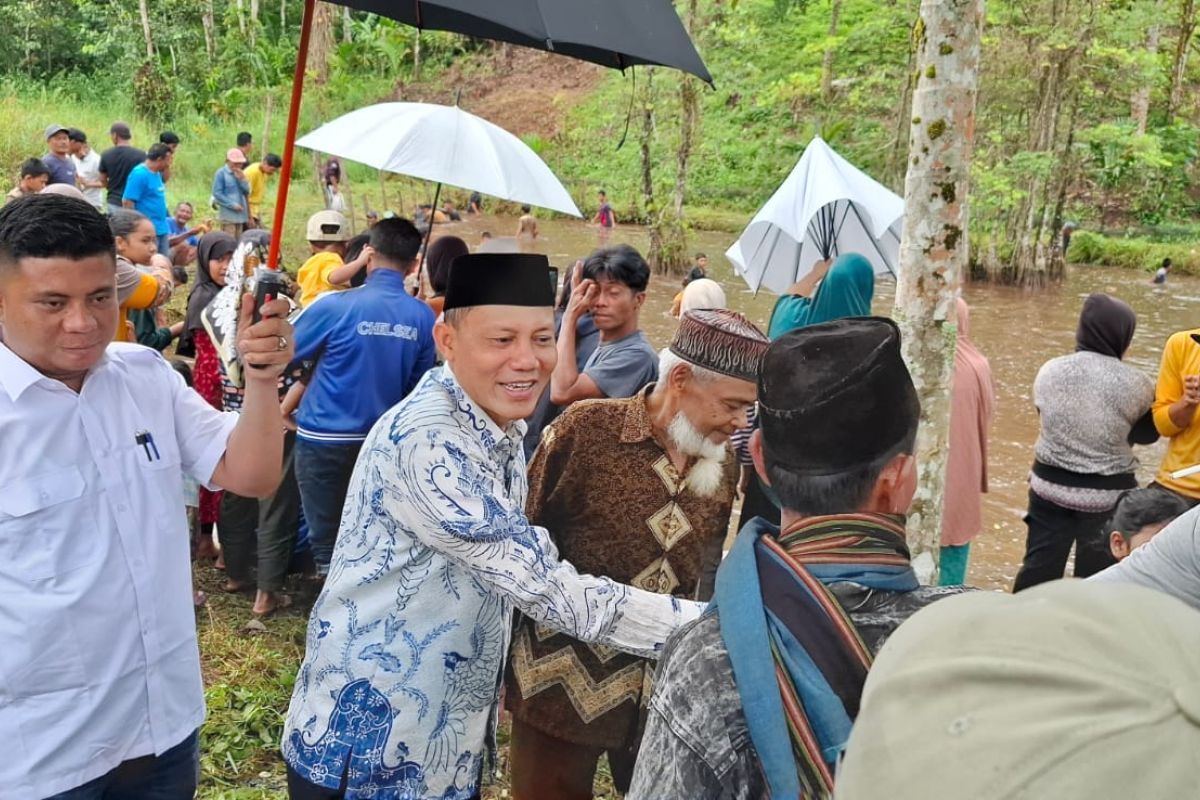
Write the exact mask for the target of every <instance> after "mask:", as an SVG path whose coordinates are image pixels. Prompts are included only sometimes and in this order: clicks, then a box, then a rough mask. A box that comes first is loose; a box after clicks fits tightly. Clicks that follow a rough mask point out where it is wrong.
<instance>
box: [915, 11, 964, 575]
mask: <svg viewBox="0 0 1200 800" xmlns="http://www.w3.org/2000/svg"><path fill="white" fill-rule="evenodd" d="M982 30H983V0H921V16H920V19H919V20H918V21H917V25H916V27H915V28H914V36H915V37H916V49H917V62H916V63H917V70H916V73H915V75H914V80H915V81H916V87H915V89H914V92H913V105H912V130H911V136H910V139H909V154H908V174H907V177H906V178H905V181H904V235H903V237H902V238H901V240H900V270H899V272H900V275H899V285H898V286H897V287H896V308H895V312H894V316H895V318H896V321H897V322H898V323H899V324H900V329H901V332H902V333H903V336H904V360H905V361H906V362H907V363H908V368H909V371H910V372H911V373H912V378H913V383H914V384H916V387H917V394H918V396H919V397H920V399H921V426H920V432H919V434H918V441H917V469H918V484H917V494H916V497H915V498H914V499H913V505H912V510H911V511H910V513H909V518H908V519H909V524H908V543H909V547H910V548H911V550H912V554H913V562H914V566H916V568H917V574H918V575H919V576H921V578H922V580H925V581H930V582H933V581H936V579H937V575H938V551H939V545H940V543H941V528H942V502H943V498H944V490H945V483H946V456H947V454H948V452H949V447H948V440H949V432H950V431H949V428H950V381H951V378H952V376H953V367H954V348H955V322H954V302H955V299H956V298H957V296H958V291H959V286H960V281H961V276H962V275H963V273H964V268H965V267H966V264H967V188H968V179H969V177H970V167H971V147H972V144H973V142H974V138H975V97H976V94H977V87H978V81H979V49H980V37H981V34H982Z"/></svg>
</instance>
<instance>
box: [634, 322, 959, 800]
mask: <svg viewBox="0 0 1200 800" xmlns="http://www.w3.org/2000/svg"><path fill="white" fill-rule="evenodd" d="M758 408H759V419H760V421H761V427H760V429H759V430H757V431H755V432H754V434H753V436H752V437H751V439H750V452H751V455H752V457H753V460H754V466H755V469H756V470H757V471H758V474H759V477H760V478H761V479H762V480H763V483H764V484H766V485H768V486H769V487H770V489H771V490H772V491H773V492H774V494H775V495H776V496H777V497H778V498H779V501H780V504H781V505H782V508H783V512H782V528H781V529H780V528H776V527H774V526H773V525H770V524H769V523H767V522H764V521H763V520H762V519H761V518H757V517H756V518H755V519H753V520H751V521H750V522H749V523H748V524H747V525H746V526H745V527H744V528H743V529H742V532H741V533H740V534H739V535H738V538H737V541H736V543H735V544H734V546H733V549H732V550H731V551H730V553H729V555H728V556H726V558H725V560H724V562H723V563H722V564H721V569H720V571H719V572H718V573H717V588H716V594H715V596H714V598H713V605H715V606H716V613H711V614H708V615H706V616H705V617H703V618H702V619H701V620H699V621H698V622H697V623H695V624H693V625H691V626H690V627H688V628H685V629H683V630H682V631H680V633H679V634H678V635H676V636H675V637H673V638H672V639H671V641H670V642H669V643H668V645H667V650H666V653H665V654H664V656H663V660H662V663H661V665H660V667H659V671H658V675H657V679H656V687H655V690H654V696H653V698H652V699H651V701H650V712H649V714H650V716H649V721H648V722H647V725H646V733H645V737H644V738H643V740H642V747H641V750H640V751H639V753H638V762H637V768H636V771H635V774H634V778H633V786H632V788H631V790H630V792H629V797H630V798H631V800H659V798H666V797H687V798H691V799H693V800H704V798H718V797H719V798H730V797H733V798H759V797H768V796H770V797H777V798H783V797H788V798H795V797H804V798H828V797H829V796H830V795H831V793H832V791H833V771H834V766H835V765H836V763H837V759H838V757H839V756H840V754H841V752H842V750H843V748H844V747H845V745H846V740H847V739H848V738H849V735H850V726H851V724H852V723H853V722H854V718H855V716H856V715H857V714H858V706H859V699H860V697H861V695H862V688H863V683H864V681H865V680H866V677H867V670H868V669H869V668H870V666H871V661H872V659H873V657H874V653H876V652H878V650H879V648H880V647H881V646H882V645H883V642H884V640H886V639H887V637H888V636H889V635H890V634H891V633H892V631H893V630H894V629H895V628H896V627H897V626H898V625H900V623H901V622H902V621H903V620H904V619H906V618H908V617H909V616H911V615H912V614H914V613H915V612H916V611H917V610H918V609H919V608H921V607H923V606H925V605H927V604H929V603H930V602H933V601H934V600H937V599H940V598H942V597H947V596H949V595H951V594H955V593H958V592H961V591H963V588H962V587H928V586H925V587H923V586H919V585H918V583H917V577H916V574H915V573H914V572H913V569H912V565H911V563H910V562H909V551H908V546H907V545H906V544H905V532H904V514H906V513H907V512H908V508H909V505H910V504H911V503H912V498H913V494H914V492H915V491H916V486H917V466H916V459H915V457H914V456H913V452H914V445H915V443H916V437H917V422H918V419H919V417H920V413H921V407H920V402H919V401H918V399H917V392H916V389H915V388H914V386H913V382H912V378H911V377H910V376H909V373H908V369H907V367H905V365H904V360H903V358H901V355H900V331H899V329H898V328H897V327H896V324H895V323H894V322H892V321H891V320H888V319H882V318H879V317H860V318H853V319H842V320H838V321H836V322H828V323H824V324H819V325H812V326H810V327H807V328H801V329H798V330H795V331H792V332H790V333H787V334H785V335H783V336H781V337H779V339H777V340H776V341H775V342H773V343H772V344H771V347H770V348H769V349H768V350H767V354H766V358H765V359H764V361H763V365H762V371H761V373H760V374H759V379H758ZM768 620H770V622H768ZM699 698H702V699H703V700H702V702H698V699H699Z"/></svg>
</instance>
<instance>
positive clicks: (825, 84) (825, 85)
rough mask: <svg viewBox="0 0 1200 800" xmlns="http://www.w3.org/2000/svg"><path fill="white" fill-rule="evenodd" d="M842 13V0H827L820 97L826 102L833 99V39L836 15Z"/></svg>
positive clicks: (838, 15)
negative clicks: (827, 27) (827, 17)
mask: <svg viewBox="0 0 1200 800" xmlns="http://www.w3.org/2000/svg"><path fill="white" fill-rule="evenodd" d="M841 14H842V0H829V41H828V42H826V44H825V53H824V55H823V56H822V57H821V97H823V98H824V99H825V102H826V103H828V102H829V101H830V100H832V99H833V56H834V53H835V52H836V50H837V46H836V45H835V44H834V40H835V39H836V37H837V34H838V17H840V16H841Z"/></svg>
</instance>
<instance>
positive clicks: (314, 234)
mask: <svg viewBox="0 0 1200 800" xmlns="http://www.w3.org/2000/svg"><path fill="white" fill-rule="evenodd" d="M349 239H350V223H349V222H348V221H347V220H346V217H345V216H343V215H342V214H341V213H340V212H338V211H332V210H328V209H327V210H325V211H318V212H317V213H316V214H313V215H312V216H311V217H309V218H308V243H309V245H310V246H311V247H312V253H313V254H312V257H311V258H309V259H308V260H307V261H305V262H304V264H303V265H302V266H301V267H300V271H299V272H298V273H296V280H297V281H298V282H299V283H300V291H301V292H302V294H301V296H300V305H301V306H307V305H308V304H309V303H311V302H312V301H313V300H315V299H316V298H317V295H319V294H321V292H330V291H333V290H334V289H344V288H346V285H347V284H348V283H349V281H348V279H347V280H343V281H342V282H341V283H340V284H337V283H334V282H333V281H332V280H330V278H331V276H332V273H333V272H334V271H335V270H337V269H338V268H339V267H344V266H346V264H345V262H344V260H343V259H344V257H345V255H346V242H347V241H349ZM356 271H357V270H356Z"/></svg>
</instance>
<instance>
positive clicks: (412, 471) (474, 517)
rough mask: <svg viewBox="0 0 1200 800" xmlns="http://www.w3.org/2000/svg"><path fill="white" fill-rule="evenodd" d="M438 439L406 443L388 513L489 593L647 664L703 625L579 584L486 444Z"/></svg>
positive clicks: (687, 606) (646, 599)
mask: <svg viewBox="0 0 1200 800" xmlns="http://www.w3.org/2000/svg"><path fill="white" fill-rule="evenodd" d="M432 435H433V436H434V437H435V438H434V441H433V442H432V443H430V442H429V439H428V437H426V436H424V435H422V436H419V437H416V436H414V437H411V438H409V439H407V440H406V444H402V445H401V448H400V452H398V453H397V454H396V456H395V458H394V459H389V461H391V463H393V464H395V465H396V469H395V470H392V469H388V470H387V471H386V474H381V475H380V478H381V479H382V481H383V484H384V496H383V504H384V507H385V508H386V509H387V512H388V514H389V515H390V516H392V517H393V518H395V519H397V520H399V521H400V522H401V523H402V524H403V525H404V526H405V527H406V528H407V529H408V530H410V531H413V532H414V533H415V535H416V536H417V538H418V539H420V540H421V542H422V543H423V544H425V545H426V546H428V547H430V548H433V549H434V550H436V551H438V552H439V553H441V554H442V555H444V556H445V557H447V558H449V559H451V560H453V561H455V562H456V563H458V564H459V565H461V566H462V567H464V568H465V569H468V570H470V572H471V574H472V576H473V577H474V578H475V579H476V580H477V581H479V583H480V584H481V585H483V586H486V587H487V588H488V589H489V590H490V591H492V592H495V593H496V594H499V595H503V596H505V597H506V598H508V600H509V601H510V602H512V603H513V604H514V605H515V606H516V607H517V608H518V609H520V610H521V611H522V612H523V613H525V614H526V615H527V616H529V617H532V618H533V619H535V620H538V621H539V622H542V623H545V624H546V625H549V626H551V627H553V628H556V629H558V630H560V631H563V632H564V633H567V634H568V635H570V636H573V637H575V638H577V639H581V640H583V641H585V642H596V643H600V644H606V645H609V646H611V647H616V648H618V649H620V650H624V651H626V652H629V653H633V654H635V655H640V656H645V657H654V656H656V654H657V653H658V652H659V651H660V650H661V648H662V646H663V644H664V643H665V642H666V640H667V637H669V636H670V635H671V633H672V632H673V631H674V630H675V629H676V628H677V627H679V626H680V625H683V624H685V623H686V622H688V621H690V620H692V619H694V618H696V617H697V616H699V614H700V612H701V611H702V609H703V605H702V604H700V603H693V602H690V601H687V600H678V599H676V598H673V597H670V596H669V595H660V594H654V593H652V592H646V591H643V590H641V589H635V588H633V587H631V586H626V585H624V584H620V583H616V582H614V581H612V580H609V579H608V578H599V577H595V576H592V575H580V574H579V573H578V572H577V571H576V570H575V568H574V567H573V566H571V565H570V564H569V563H567V562H565V561H561V560H559V558H558V552H557V548H556V547H555V546H554V543H553V542H552V541H551V540H550V536H549V534H548V533H547V531H546V529H545V528H539V527H535V526H533V525H531V524H530V523H529V520H528V519H526V517H525V513H524V511H523V509H521V508H520V507H519V506H518V505H517V504H515V503H513V502H512V500H511V499H510V497H509V493H508V491H507V489H506V484H507V479H506V476H504V475H503V474H501V473H500V471H499V470H498V469H495V467H494V462H492V461H491V459H490V458H489V456H487V455H486V454H485V453H484V452H483V451H482V449H481V448H480V447H479V445H478V444H476V443H475V442H473V440H471V439H470V438H469V437H468V435H467V434H465V433H459V432H458V431H455V430H453V429H450V430H448V431H446V432H444V433H443V432H442V431H441V430H440V429H436V430H435V432H434V433H433V434H432ZM518 446H519V445H518ZM448 509H452V510H453V511H452V512H448Z"/></svg>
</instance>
